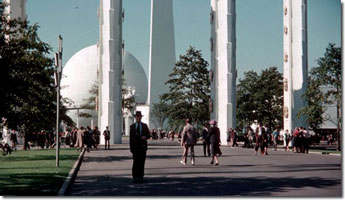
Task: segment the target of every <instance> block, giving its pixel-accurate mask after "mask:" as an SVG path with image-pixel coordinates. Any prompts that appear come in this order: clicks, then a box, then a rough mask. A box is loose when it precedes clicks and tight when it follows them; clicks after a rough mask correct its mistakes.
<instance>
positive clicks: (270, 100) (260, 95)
mask: <svg viewBox="0 0 345 200" xmlns="http://www.w3.org/2000/svg"><path fill="white" fill-rule="evenodd" d="M282 104H283V75H282V74H281V73H280V72H278V70H277V68H276V67H270V68H268V69H265V70H263V71H262V72H261V74H260V75H259V74H257V73H256V72H254V71H249V72H245V74H244V79H240V80H239V84H238V85H237V113H236V118H237V127H241V128H243V127H247V126H249V125H251V124H252V123H255V122H262V123H263V124H267V125H268V126H269V128H271V130H272V129H273V128H277V127H282V125H283V113H282V107H283V105H282Z"/></svg>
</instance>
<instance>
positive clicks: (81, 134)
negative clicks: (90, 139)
mask: <svg viewBox="0 0 345 200" xmlns="http://www.w3.org/2000/svg"><path fill="white" fill-rule="evenodd" d="M84 131H85V130H84V127H83V126H81V127H80V129H79V130H78V131H77V141H76V144H75V146H76V147H78V149H77V150H80V151H82V150H83V149H84V140H83V138H84Z"/></svg>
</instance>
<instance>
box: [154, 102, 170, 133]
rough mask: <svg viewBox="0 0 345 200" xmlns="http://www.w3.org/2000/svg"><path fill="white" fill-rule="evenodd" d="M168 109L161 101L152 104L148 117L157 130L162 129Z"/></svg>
mask: <svg viewBox="0 0 345 200" xmlns="http://www.w3.org/2000/svg"><path fill="white" fill-rule="evenodd" d="M168 109H169V105H168V104H166V103H165V102H163V101H159V102H158V103H154V104H153V107H152V109H151V111H150V112H151V113H150V116H152V117H153V120H152V121H153V122H154V123H155V125H156V127H157V128H161V129H162V128H163V125H164V122H165V120H166V119H167V117H168V113H167V112H168Z"/></svg>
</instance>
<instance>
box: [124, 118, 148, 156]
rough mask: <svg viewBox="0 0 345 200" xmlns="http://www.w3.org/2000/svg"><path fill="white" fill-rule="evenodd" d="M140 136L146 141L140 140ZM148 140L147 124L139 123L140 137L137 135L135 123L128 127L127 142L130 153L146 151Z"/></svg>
mask: <svg viewBox="0 0 345 200" xmlns="http://www.w3.org/2000/svg"><path fill="white" fill-rule="evenodd" d="M141 136H145V137H146V139H145V140H143V139H141ZM149 138H150V131H149V128H148V126H147V124H145V123H143V122H141V135H137V131H136V123H134V124H132V125H131V127H130V134H129V141H130V149H131V153H137V152H141V151H147V141H146V140H147V139H149Z"/></svg>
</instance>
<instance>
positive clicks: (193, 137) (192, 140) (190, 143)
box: [181, 119, 197, 165]
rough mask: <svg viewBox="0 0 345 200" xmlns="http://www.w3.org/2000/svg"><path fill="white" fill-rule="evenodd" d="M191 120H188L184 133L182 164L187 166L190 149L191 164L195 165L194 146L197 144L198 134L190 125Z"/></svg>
mask: <svg viewBox="0 0 345 200" xmlns="http://www.w3.org/2000/svg"><path fill="white" fill-rule="evenodd" d="M190 123H191V122H190V119H186V126H184V128H183V131H182V140H181V146H182V147H183V150H184V151H183V155H182V160H181V164H182V165H185V164H186V163H187V156H188V150H189V148H190V156H191V163H192V165H195V156H194V145H195V144H196V142H197V134H196V131H195V129H194V127H193V126H192V125H191V124H190Z"/></svg>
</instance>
